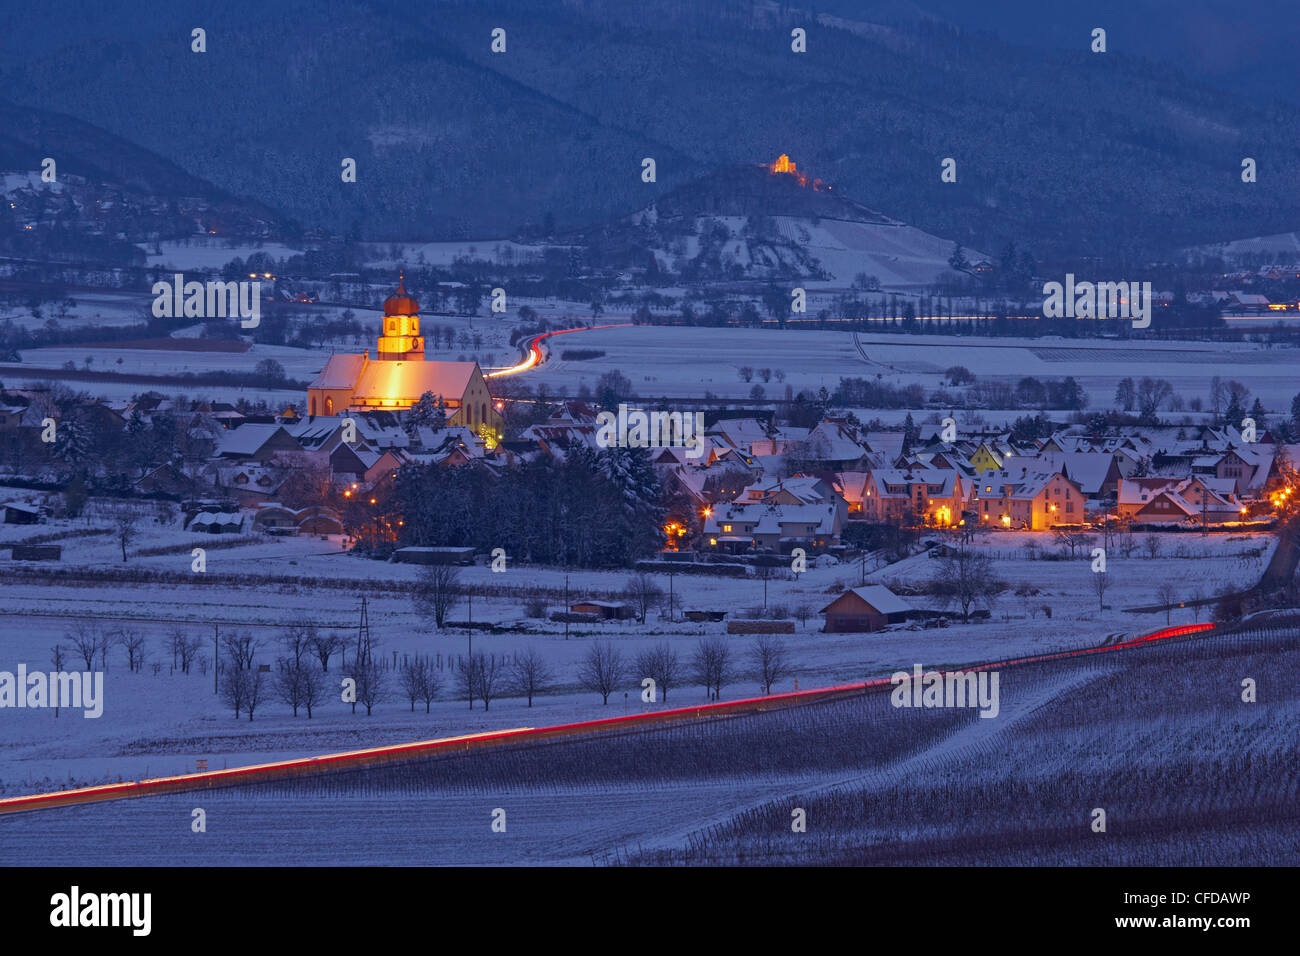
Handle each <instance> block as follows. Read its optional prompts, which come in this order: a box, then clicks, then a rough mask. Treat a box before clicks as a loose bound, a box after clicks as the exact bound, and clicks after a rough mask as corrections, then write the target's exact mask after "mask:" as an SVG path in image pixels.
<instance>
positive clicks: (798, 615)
mask: <svg viewBox="0 0 1300 956" xmlns="http://www.w3.org/2000/svg"><path fill="white" fill-rule="evenodd" d="M794 616H795V619H796V620H797V621H798V622H799V626H800V627H804V628H806V627H807V626H808V619H809V618H811V617H812V616H813V606H812V605H811V604H807V603H804V604H797V605H795V609H794Z"/></svg>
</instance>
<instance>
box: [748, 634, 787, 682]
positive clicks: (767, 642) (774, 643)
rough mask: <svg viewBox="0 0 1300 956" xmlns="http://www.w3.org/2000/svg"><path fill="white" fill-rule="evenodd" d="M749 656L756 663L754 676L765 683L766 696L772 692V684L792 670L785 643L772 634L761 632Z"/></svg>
mask: <svg viewBox="0 0 1300 956" xmlns="http://www.w3.org/2000/svg"><path fill="white" fill-rule="evenodd" d="M749 658H750V661H751V662H752V663H753V665H754V676H756V677H757V678H758V682H759V683H760V684H762V685H763V695H764V696H767V695H768V694H770V693H772V685H773V684H775V683H776V682H777V681H779V680H782V679H784V678H785V676H786V675H787V674H789V672H790V662H789V659H788V658H787V656H786V651H785V644H784V643H783V642H782V641H780V640H779V639H777V638H775V637H773V636H772V635H770V634H760V635H759V636H758V637H756V638H754V646H753V648H751V649H750V652H749Z"/></svg>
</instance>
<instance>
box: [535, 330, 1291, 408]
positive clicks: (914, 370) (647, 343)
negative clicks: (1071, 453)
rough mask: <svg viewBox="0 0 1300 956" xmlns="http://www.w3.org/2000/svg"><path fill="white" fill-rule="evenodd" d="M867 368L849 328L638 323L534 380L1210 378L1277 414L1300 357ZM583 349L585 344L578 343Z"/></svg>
mask: <svg viewBox="0 0 1300 956" xmlns="http://www.w3.org/2000/svg"><path fill="white" fill-rule="evenodd" d="M858 338H859V341H860V342H862V344H863V346H864V349H865V351H866V354H867V360H865V361H864V360H863V358H862V356H861V355H859V353H858V350H857V349H856V347H855V346H854V342H853V335H852V333H850V332H838V331H820V330H809V329H793V328H791V329H784V330H778V329H732V328H728V329H707V328H684V327H664V326H631V327H625V328H611V329H594V330H592V331H589V332H583V333H580V334H579V335H577V336H573V337H570V338H568V339H566V341H565V345H566V346H567V345H569V344H570V343H572V345H574V346H575V347H582V348H592V349H601V350H604V352H605V353H606V354H605V355H604V356H603V357H602V358H598V359H593V360H587V361H582V362H564V361H562V360H560V359H559V358H558V356H556V355H552V357H551V359H550V360H548V361H547V362H546V364H545V365H543V366H542V367H541V368H540V369H539V370H537V371H536V372H532V373H529V375H530V379H533V380H536V381H544V382H546V383H547V384H548V385H550V386H551V387H552V388H555V387H559V386H567V387H568V388H569V389H570V393H571V394H572V392H573V391H574V390H575V389H576V388H577V387H578V386H580V385H581V384H583V383H586V384H587V385H588V386H592V387H594V386H595V384H596V381H597V380H598V379H599V377H600V375H601V374H603V373H605V372H609V371H614V370H618V371H621V372H622V373H623V374H625V375H627V376H628V378H630V379H631V381H632V385H633V388H634V389H635V391H636V393H637V394H639V395H646V396H654V395H668V396H678V395H680V396H696V397H699V396H703V395H704V394H705V393H712V394H714V395H717V396H719V397H722V398H747V397H749V395H750V391H751V390H752V389H753V387H754V385H755V384H762V385H763V388H764V390H765V393H766V396H767V397H768V398H781V397H783V396H784V392H785V387H786V386H790V387H791V388H792V389H793V390H794V391H795V392H798V391H799V390H800V389H809V388H811V389H813V390H816V389H818V388H820V387H822V386H823V385H824V386H826V388H827V389H828V390H832V391H833V390H834V388H835V386H836V384H837V383H838V381H839V379H840V378H841V377H853V376H857V377H864V378H872V379H874V378H876V376H877V375H879V376H880V377H881V380H882V381H885V382H889V383H891V384H894V385H906V384H908V383H910V382H919V383H921V384H923V385H924V386H925V387H926V389H927V391H929V390H932V389H934V388H938V387H939V386H940V385H941V382H942V378H943V372H944V370H945V369H947V368H950V367H951V366H953V365H964V366H966V367H967V368H969V369H970V370H971V371H972V372H974V373H975V375H976V376H977V377H978V378H981V379H991V380H997V381H1005V382H1008V383H1011V384H1013V385H1014V384H1015V383H1016V382H1017V381H1019V379H1020V378H1022V377H1024V376H1027V375H1032V376H1036V377H1038V378H1064V377H1065V376H1067V375H1068V376H1073V377H1074V378H1075V379H1077V380H1078V381H1079V383H1080V385H1081V386H1082V387H1083V388H1084V389H1085V390H1086V391H1087V393H1088V396H1089V400H1090V407H1093V408H1108V407H1110V406H1111V404H1112V402H1113V400H1114V395H1115V386H1116V384H1117V383H1118V382H1119V381H1120V379H1122V378H1126V377H1130V376H1132V377H1134V378H1141V377H1142V376H1147V375H1157V376H1160V377H1162V378H1166V379H1168V380H1169V381H1170V382H1171V383H1172V384H1173V386H1174V390H1175V392H1176V393H1177V394H1179V395H1181V396H1183V397H1184V399H1186V400H1190V399H1191V398H1193V397H1197V396H1199V397H1201V399H1202V400H1203V401H1206V402H1208V401H1209V382H1210V379H1211V377H1213V376H1215V375H1218V376H1221V377H1222V378H1224V379H1225V380H1226V379H1237V380H1239V381H1241V382H1242V383H1243V384H1245V385H1246V386H1247V387H1248V388H1250V389H1251V391H1252V393H1254V394H1256V395H1259V396H1260V398H1261V400H1262V401H1263V402H1264V404H1265V406H1266V407H1267V408H1268V410H1270V411H1280V410H1282V409H1289V407H1290V402H1291V398H1292V397H1293V396H1294V394H1295V391H1296V367H1297V364H1300V354H1297V352H1296V351H1295V350H1293V349H1281V348H1278V349H1267V348H1263V347H1260V346H1256V345H1253V344H1249V345H1237V344H1225V343H1214V344H1208V343H1207V344H1198V343H1186V342H1134V341H1127V342H1125V341H1118V340H1096V339H1090V340H1080V339H1071V340H1065V339H1050V338H1039V339H1016V338H999V339H987V338H965V337H953V336H945V335H907V336H903V335H892V334H875V335H873V334H869V333H867V334H862V335H859V337H858ZM579 343H580V345H579ZM745 366H748V367H750V368H753V369H762V368H770V369H772V370H773V374H774V376H775V373H776V372H777V371H781V372H784V373H785V381H784V382H783V383H782V382H779V381H777V379H776V378H775V377H773V378H772V380H771V381H769V382H767V383H763V382H762V380H761V378H759V377H757V376H756V377H754V378H753V379H752V380H751V381H749V382H746V381H744V380H743V379H742V378H741V377H740V375H739V370H740V369H741V368H742V367H745Z"/></svg>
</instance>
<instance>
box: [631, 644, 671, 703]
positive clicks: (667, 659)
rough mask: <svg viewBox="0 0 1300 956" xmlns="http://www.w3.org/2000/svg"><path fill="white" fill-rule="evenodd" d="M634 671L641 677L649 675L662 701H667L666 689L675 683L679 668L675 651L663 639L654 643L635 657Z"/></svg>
mask: <svg viewBox="0 0 1300 956" xmlns="http://www.w3.org/2000/svg"><path fill="white" fill-rule="evenodd" d="M636 672H637V674H638V675H640V676H641V678H642V679H644V678H646V677H649V678H650V679H651V680H653V681H654V682H655V690H656V691H659V692H661V693H662V694H663V699H664V703H665V704H666V703H668V689H669V688H670V687H672V686H673V685H675V684H676V683H677V678H678V675H679V674H680V673H681V668H680V666H679V665H678V661H677V652H676V651H674V650H673V649H672V647H671V646H670V645H669V644H668V643H667V642H666V641H665V642H661V643H659V644H656V645H655V646H654V647H652V648H650V649H649V650H647V651H642V652H641V653H640V654H638V655H637V657H636Z"/></svg>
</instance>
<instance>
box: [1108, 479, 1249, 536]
mask: <svg viewBox="0 0 1300 956" xmlns="http://www.w3.org/2000/svg"><path fill="white" fill-rule="evenodd" d="M1116 506H1117V510H1118V513H1119V517H1120V518H1121V519H1122V520H1125V521H1133V522H1135V523H1138V524H1221V523H1223V522H1225V521H1240V520H1241V517H1242V514H1243V513H1244V507H1245V506H1244V505H1243V504H1242V502H1241V500H1240V499H1239V498H1238V497H1237V494H1236V490H1235V479H1234V478H1215V477H1213V476H1208V475H1194V476H1193V477H1191V478H1181V479H1180V478H1125V479H1122V480H1121V481H1120V483H1119V497H1118V500H1117V502H1116Z"/></svg>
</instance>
